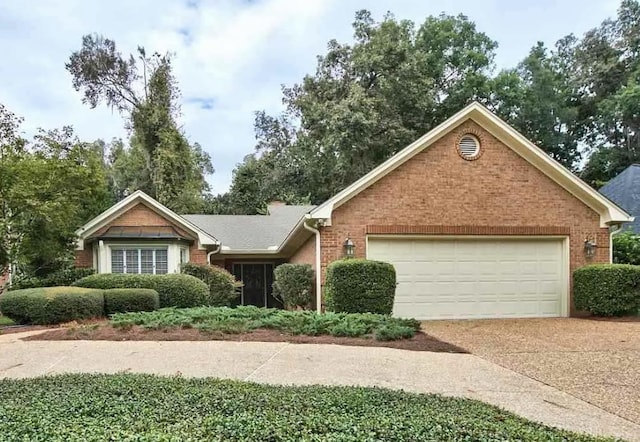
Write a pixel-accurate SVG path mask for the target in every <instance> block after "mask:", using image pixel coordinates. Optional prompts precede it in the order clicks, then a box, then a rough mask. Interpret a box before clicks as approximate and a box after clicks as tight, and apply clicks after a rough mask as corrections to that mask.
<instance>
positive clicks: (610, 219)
mask: <svg viewBox="0 0 640 442" xmlns="http://www.w3.org/2000/svg"><path fill="white" fill-rule="evenodd" d="M469 119H471V120H473V121H474V122H476V123H477V124H478V125H480V126H481V127H483V128H484V129H485V130H487V131H488V132H490V133H491V134H492V135H493V136H495V137H496V138H497V139H499V140H500V141H502V142H503V143H504V144H505V145H506V146H508V147H509V148H511V149H512V150H513V151H515V152H516V153H517V154H518V155H520V156H521V157H522V158H524V159H525V160H526V161H528V162H529V163H530V164H531V165H533V166H534V167H536V168H537V169H538V170H540V171H541V172H542V173H544V174H545V175H547V176H548V177H549V178H551V179H552V180H553V181H555V182H556V183H558V184H559V185H560V186H561V187H563V188H564V189H565V190H567V191H568V192H569V193H571V194H572V195H573V196H575V197H576V198H578V199H579V200H580V201H582V202H583V203H584V204H586V205H587V206H588V207H590V208H592V209H593V210H594V211H595V212H597V213H598V214H599V215H600V225H601V227H607V226H608V225H612V224H621V223H624V222H630V221H633V219H634V218H633V217H632V216H631V215H629V214H628V213H627V212H625V211H624V210H623V209H621V208H620V207H618V206H617V205H616V204H614V203H613V202H611V201H610V200H608V199H607V198H605V197H604V196H603V195H601V194H600V193H599V192H597V191H596V190H595V189H593V188H591V187H590V186H589V185H588V184H586V183H585V182H584V181H582V180H581V179H580V178H578V177H577V176H575V175H574V174H573V173H571V172H570V171H568V170H567V169H566V168H565V167H564V166H562V165H561V164H560V163H558V162H557V161H555V160H554V159H552V158H551V157H550V156H549V155H547V154H546V153H545V152H544V151H543V150H542V149H540V148H538V147H537V146H535V145H534V144H533V143H531V142H530V141H529V140H527V139H526V138H525V137H524V136H522V135H521V134H520V133H518V131H516V130H515V129H514V128H512V127H511V126H509V125H508V124H507V123H506V122H504V121H503V120H501V119H500V118H498V117H497V116H496V115H495V114H493V113H492V112H491V111H489V110H488V109H487V108H486V107H484V106H482V105H481V104H480V103H477V102H473V103H471V104H470V105H468V106H467V107H465V108H464V109H462V110H461V111H459V112H458V113H456V114H455V115H453V116H452V117H451V118H449V119H447V120H446V121H444V122H443V123H442V124H440V125H438V126H437V127H436V128H434V129H433V130H431V131H430V132H428V133H427V134H426V135H424V136H422V137H421V138H419V139H417V140H416V141H414V142H413V143H411V144H410V145H409V146H407V147H406V148H404V149H403V150H401V151H400V152H398V153H397V154H395V155H394V156H392V157H391V158H389V159H388V160H387V161H385V162H384V163H382V164H381V165H379V166H378V167H376V168H375V169H373V170H372V171H371V172H369V173H367V174H366V175H364V176H363V177H362V178H360V179H359V180H357V181H356V182H354V183H353V184H351V185H350V186H348V187H347V188H345V189H344V190H342V191H341V192H339V193H337V194H336V195H334V196H333V197H331V198H329V199H328V200H327V201H325V202H324V203H322V204H321V205H319V206H318V207H316V208H315V209H313V210H312V211H311V213H310V216H311V218H313V219H320V220H325V223H326V225H330V224H331V215H332V213H333V210H334V209H335V208H337V207H339V206H341V205H342V204H344V203H346V202H347V201H349V200H350V199H351V198H353V197H354V196H355V195H357V194H358V193H360V192H362V191H363V190H364V189H366V188H367V187H369V186H371V185H372V184H373V183H375V182H376V181H378V180H379V179H381V178H382V177H384V176H386V175H387V174H389V173H391V172H392V171H393V170H395V169H396V168H397V167H399V166H400V165H402V164H404V163H405V162H407V161H408V160H410V159H411V158H413V157H414V156H415V155H417V154H418V153H420V152H422V151H423V150H424V149H425V148H427V147H428V146H430V145H431V144H433V143H434V142H436V141H437V140H439V139H440V138H442V137H443V136H444V135H445V134H447V133H449V132H450V131H451V130H452V129H454V128H455V127H457V126H458V125H460V124H461V123H463V122H464V121H466V120H469Z"/></svg>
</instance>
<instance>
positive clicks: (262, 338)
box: [24, 324, 468, 353]
mask: <svg viewBox="0 0 640 442" xmlns="http://www.w3.org/2000/svg"><path fill="white" fill-rule="evenodd" d="M24 340H27V341H42V340H44V341H73V340H91V341H241V342H290V343H292V344H337V345H355V346H364V347H390V348H399V349H402V350H414V351H433V352H443V353H468V352H467V351H466V350H464V349H463V348H460V347H457V346H455V345H452V344H449V343H447V342H444V341H440V340H438V339H436V338H434V337H433V336H429V335H427V334H425V333H422V332H418V333H416V335H415V336H414V337H413V338H411V339H401V340H399V341H376V340H375V339H373V338H343V337H335V336H327V335H323V336H305V335H288V334H284V333H281V332H279V331H277V330H268V329H257V330H253V331H251V332H249V333H241V334H224V333H206V332H201V331H199V330H196V329H191V328H188V329H184V328H175V329H165V330H148V329H144V328H142V327H138V326H134V327H132V328H130V329H126V330H125V329H117V328H113V327H111V326H110V325H108V324H100V325H98V327H97V328H95V329H89V328H86V327H80V328H58V329H55V330H49V331H46V332H44V333H39V334H37V335H33V336H29V337H26V338H24Z"/></svg>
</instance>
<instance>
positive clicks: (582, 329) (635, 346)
mask: <svg viewBox="0 0 640 442" xmlns="http://www.w3.org/2000/svg"><path fill="white" fill-rule="evenodd" d="M423 329H424V330H425V331H426V332H427V333H428V334H430V335H433V336H435V337H437V338H439V339H441V340H443V341H447V342H450V343H452V344H455V345H458V346H460V347H462V348H465V349H467V350H469V351H470V352H471V353H473V354H475V355H478V356H481V357H482V358H484V359H486V360H488V361H491V362H494V363H496V364H499V365H501V366H503V367H506V368H509V369H511V370H514V371H516V372H518V373H521V374H523V375H525V376H528V377H530V378H532V379H536V380H539V381H541V382H544V383H545V384H548V385H550V386H553V387H556V388H558V389H560V390H563V391H565V392H567V393H569V394H571V395H573V396H575V397H578V398H580V399H583V400H585V401H587V402H589V403H592V404H594V405H597V406H598V407H601V408H603V409H605V410H608V411H610V412H612V413H615V414H617V415H619V416H622V417H624V418H626V419H628V420H630V421H633V422H635V423H640V321H628V320H627V321H624V320H619V321H616V320H606V321H605V320H593V319H577V318H554V319H513V320H511V319H506V320H470V321H430V322H425V323H423Z"/></svg>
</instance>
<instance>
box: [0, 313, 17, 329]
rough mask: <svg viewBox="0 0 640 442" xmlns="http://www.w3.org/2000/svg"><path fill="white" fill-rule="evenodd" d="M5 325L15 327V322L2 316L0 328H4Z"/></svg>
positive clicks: (0, 316)
mask: <svg viewBox="0 0 640 442" xmlns="http://www.w3.org/2000/svg"><path fill="white" fill-rule="evenodd" d="M5 325H15V322H13V321H12V320H11V319H9V318H7V317H6V316H2V315H0V327H3V326H5Z"/></svg>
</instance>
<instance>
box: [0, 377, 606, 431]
mask: <svg viewBox="0 0 640 442" xmlns="http://www.w3.org/2000/svg"><path fill="white" fill-rule="evenodd" d="M0 416H3V418H2V419H0V439H2V440H29V441H51V442H59V441H65V442H67V441H88V442H91V441H104V440H136V441H205V440H206V441H223V440H224V441H354V442H355V441H392V440H411V441H434V440H438V441H445V440H446V441H472V440H482V441H502V440H526V441H545V442H547V441H568V440H571V441H576V442H587V441H602V440H607V439H601V438H594V437H590V436H586V435H579V434H576V433H571V432H568V431H564V430H559V429H555V428H551V427H547V426H544V425H542V424H538V423H534V422H531V421H528V420H526V419H524V418H521V417H519V416H516V415H514V414H512V413H509V412H506V411H504V410H502V409H500V408H497V407H494V406H491V405H488V404H485V403H482V402H479V401H474V400H470V399H461V398H451V397H444V396H440V395H435V394H429V395H426V394H412V393H406V392H402V391H391V390H385V389H380V388H364V387H323V386H308V387H284V386H271V385H260V384H253V383H246V382H238V381H230V380H219V379H193V378H192V379H184V378H180V377H157V376H153V375H140V374H116V375H88V374H69V375H62V376H53V377H42V378H36V379H23V380H7V379H3V380H0Z"/></svg>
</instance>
